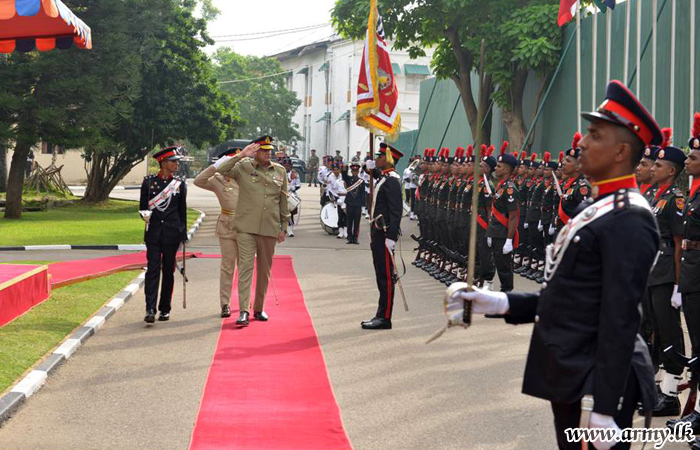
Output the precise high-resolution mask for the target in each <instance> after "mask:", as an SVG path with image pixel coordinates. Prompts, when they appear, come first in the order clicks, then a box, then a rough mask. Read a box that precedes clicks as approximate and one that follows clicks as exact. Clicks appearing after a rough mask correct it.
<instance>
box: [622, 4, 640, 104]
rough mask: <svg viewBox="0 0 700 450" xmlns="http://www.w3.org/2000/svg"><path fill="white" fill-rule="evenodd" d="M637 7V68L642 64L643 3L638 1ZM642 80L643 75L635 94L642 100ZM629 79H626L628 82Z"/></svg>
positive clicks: (638, 78)
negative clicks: (640, 89)
mask: <svg viewBox="0 0 700 450" xmlns="http://www.w3.org/2000/svg"><path fill="white" fill-rule="evenodd" d="M634 4H635V7H636V8H637V62H636V64H635V67H639V64H640V63H641V62H642V3H641V2H639V1H637V2H635V3H634ZM641 78H642V76H641V74H639V76H638V77H637V87H636V89H635V93H636V94H637V98H641V95H642V93H641V92H639V84H640V81H639V80H640V79H641ZM626 79H627V78H625V80H626Z"/></svg>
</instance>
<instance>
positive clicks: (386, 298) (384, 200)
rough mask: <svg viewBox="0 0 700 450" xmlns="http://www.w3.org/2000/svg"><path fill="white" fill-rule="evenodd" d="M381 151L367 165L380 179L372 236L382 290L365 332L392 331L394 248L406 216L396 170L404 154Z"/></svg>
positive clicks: (386, 148) (387, 149) (391, 149)
mask: <svg viewBox="0 0 700 450" xmlns="http://www.w3.org/2000/svg"><path fill="white" fill-rule="evenodd" d="M380 148H381V151H380V153H379V154H377V156H376V161H374V160H369V161H367V163H366V165H367V169H368V170H369V171H370V173H371V175H372V177H373V178H378V179H379V182H377V186H376V189H375V190H374V199H373V201H372V214H371V216H372V224H371V230H372V231H371V233H370V238H371V242H370V248H371V250H372V260H373V262H374V274H375V276H376V278H377V288H378V289H379V307H378V308H377V313H376V314H375V315H374V318H373V319H371V320H368V321H365V322H362V328H363V329H365V330H390V329H391V313H392V311H393V309H394V286H395V284H396V276H397V274H396V271H395V270H394V268H395V264H394V248H395V246H396V241H398V239H399V236H400V234H401V216H402V215H403V196H402V195H401V177H400V176H399V174H397V173H396V171H395V170H394V166H395V164H396V163H397V162H398V161H399V159H400V158H401V157H402V156H403V154H402V153H401V152H400V151H399V150H397V149H395V148H394V147H392V146H390V145H387V144H385V143H382V144H380Z"/></svg>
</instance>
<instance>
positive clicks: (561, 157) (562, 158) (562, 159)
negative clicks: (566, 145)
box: [559, 152, 564, 162]
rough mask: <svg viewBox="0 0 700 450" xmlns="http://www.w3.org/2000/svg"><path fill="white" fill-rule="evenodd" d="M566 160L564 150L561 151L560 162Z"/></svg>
mask: <svg viewBox="0 0 700 450" xmlns="http://www.w3.org/2000/svg"><path fill="white" fill-rule="evenodd" d="M563 161H564V152H559V162H563Z"/></svg>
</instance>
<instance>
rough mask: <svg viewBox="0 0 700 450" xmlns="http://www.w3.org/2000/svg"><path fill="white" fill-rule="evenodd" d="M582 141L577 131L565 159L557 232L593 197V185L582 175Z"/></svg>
mask: <svg viewBox="0 0 700 450" xmlns="http://www.w3.org/2000/svg"><path fill="white" fill-rule="evenodd" d="M580 140H581V133H579V132H578V131H577V132H576V134H574V140H573V142H572V144H571V148H570V149H569V150H568V151H567V152H566V154H565V155H566V156H565V157H564V166H563V167H562V172H563V173H564V176H565V177H566V184H565V185H564V188H563V189H562V194H563V196H562V198H561V200H560V201H559V210H558V212H557V217H558V221H557V223H558V228H557V230H560V229H561V228H562V227H563V226H564V225H566V224H567V223H569V220H571V217H573V215H574V213H575V212H576V208H578V205H580V204H581V203H582V202H583V201H584V200H586V199H587V198H588V197H590V195H591V184H590V183H589V182H588V180H587V179H586V177H584V176H583V174H582V173H581V164H580V162H579V160H578V156H579V152H580V151H581V149H580V148H579V146H578V144H579V142H580Z"/></svg>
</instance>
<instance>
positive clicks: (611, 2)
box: [593, 0, 616, 13]
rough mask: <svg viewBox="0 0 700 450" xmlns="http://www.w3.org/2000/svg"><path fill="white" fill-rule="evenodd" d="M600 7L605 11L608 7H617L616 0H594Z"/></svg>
mask: <svg viewBox="0 0 700 450" xmlns="http://www.w3.org/2000/svg"><path fill="white" fill-rule="evenodd" d="M593 3H595V5H596V6H597V7H598V9H599V10H600V11H601V12H602V13H605V11H606V9H607V8H610V9H615V3H616V0H593Z"/></svg>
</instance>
